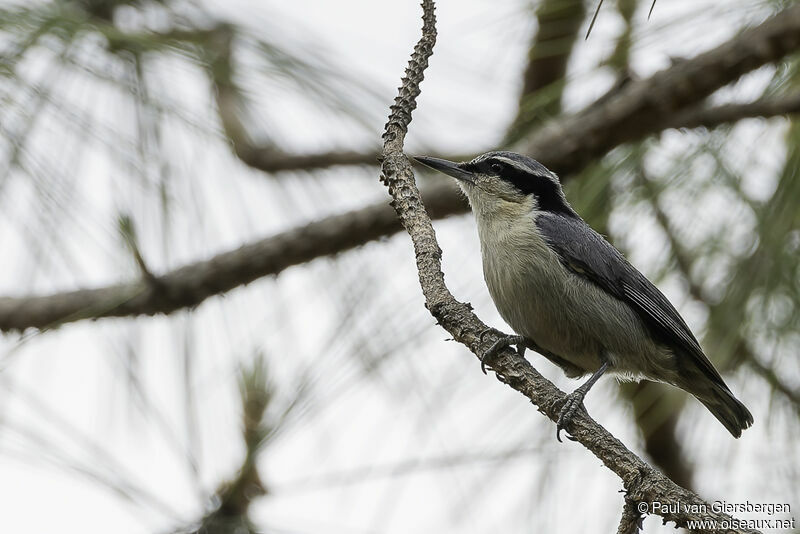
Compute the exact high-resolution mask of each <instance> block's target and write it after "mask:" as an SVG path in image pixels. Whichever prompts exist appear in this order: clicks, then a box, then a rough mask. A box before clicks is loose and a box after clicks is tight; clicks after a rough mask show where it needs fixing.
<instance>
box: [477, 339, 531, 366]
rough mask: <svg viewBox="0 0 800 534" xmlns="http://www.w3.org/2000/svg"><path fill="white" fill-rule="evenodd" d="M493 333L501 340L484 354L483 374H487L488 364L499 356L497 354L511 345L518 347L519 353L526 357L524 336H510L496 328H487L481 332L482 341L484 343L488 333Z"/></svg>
mask: <svg viewBox="0 0 800 534" xmlns="http://www.w3.org/2000/svg"><path fill="white" fill-rule="evenodd" d="M490 332H491V333H493V334H496V335H498V336H500V339H498V340H497V341H495V342H494V344H493V345H492V346H491V347H489V350H487V351H486V352H484V353H483V355H482V356H481V371H483V374H486V362H487V361H489V360H491V359H492V358H494V357H495V356H497V353H498V352H500V351H501V350H503V349H504V348H506V347H510V346H511V345H516V346H517V353H518V354H519V355H520V356H522V357H524V356H525V338H524V337H522V336H510V335H508V334H504V333H503V332H501V331H500V330H498V329H496V328H487V329H486V330H484V331H483V332H481V335H480V340H481V341H483V337H484V336H485V335H486V334H488V333H490Z"/></svg>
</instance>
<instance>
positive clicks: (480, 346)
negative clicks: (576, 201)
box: [381, 0, 752, 532]
mask: <svg viewBox="0 0 800 534" xmlns="http://www.w3.org/2000/svg"><path fill="white" fill-rule="evenodd" d="M422 6H423V9H424V16H423V21H424V24H423V29H422V37H421V39H420V41H419V43H418V44H417V46H416V47H415V48H414V53H413V54H412V55H411V59H410V61H409V65H408V68H407V69H406V77H405V78H403V81H402V86H401V87H400V90H399V96H398V97H397V98H396V99H395V103H394V105H393V106H392V108H391V114H390V116H389V122H388V123H387V125H386V131H385V133H384V135H383V140H384V149H383V161H382V167H381V170H382V173H383V174H382V177H381V180H382V181H383V183H384V184H385V185H386V186H387V187H388V189H389V193H390V194H391V196H392V206H393V207H394V208H395V210H396V212H397V216H398V218H399V219H400V220H401V221H402V223H403V227H404V228H405V229H406V231H407V232H408V234H409V235H410V236H411V240H412V242H413V244H414V253H415V256H416V261H417V269H418V271H419V280H420V285H421V286H422V292H423V295H424V297H425V305H426V307H427V308H428V310H429V311H430V312H431V314H432V315H433V316H434V318H436V320H437V321H438V323H439V324H440V325H441V326H442V327H443V328H444V329H445V330H447V331H448V332H449V333H450V334H451V335H452V336H453V338H454V339H455V340H456V341H458V342H460V343H462V344H463V345H465V346H467V347H468V348H469V349H470V350H471V351H472V352H473V353H474V354H475V355H480V354H483V353H484V352H485V351H486V350H488V349H489V347H490V346H491V345H492V344H493V342H494V341H496V339H497V335H496V334H492V335H490V336H486V337H490V338H493V339H488V340H486V341H484V340H483V339H482V337H483V336H482V334H483V333H485V332H486V331H487V330H488V328H487V326H486V325H485V324H484V323H483V322H481V320H480V319H478V317H477V316H476V315H475V314H474V313H473V312H472V309H471V306H469V305H468V304H465V303H462V302H459V301H458V300H456V299H455V298H454V297H453V295H452V294H451V293H450V291H449V290H448V288H447V286H446V285H445V282H444V274H443V273H442V269H441V260H442V251H441V249H440V248H439V245H438V242H437V241H436V233H435V232H434V229H433V224H432V223H431V219H430V217H428V214H427V213H426V211H425V207H424V205H423V204H422V200H421V198H420V195H419V191H418V189H417V186H416V183H415V180H414V174H413V172H412V170H411V166H410V164H409V161H408V158H407V157H406V156H405V154H403V142H404V140H405V134H406V132H407V130H408V124H409V123H410V122H411V112H412V111H413V109H414V108H415V107H416V97H417V95H419V92H420V89H419V84H420V82H421V81H422V79H423V76H424V70H425V67H426V66H427V64H428V58H429V57H430V55H431V54H432V53H433V45H434V43H435V39H436V30H435V17H434V14H433V10H434V5H433V0H423V2H422ZM493 365H494V367H495V372H496V373H497V377H498V379H499V380H500V381H502V382H504V383H506V384H508V385H509V386H511V387H512V388H514V389H516V390H517V391H519V392H521V393H523V394H524V395H525V396H526V397H528V398H529V399H530V400H531V401H532V402H533V403H534V404H535V405H536V406H537V407H538V408H539V410H540V411H541V412H543V413H544V414H545V415H547V416H548V417H549V418H550V419H551V420H552V421H554V422H555V421H556V420H557V419H558V413H559V408H560V406H561V404H562V403H563V401H564V398H565V395H564V393H563V392H561V391H559V390H558V388H556V387H555V386H554V385H553V384H552V383H551V382H550V381H548V380H547V379H546V378H544V377H543V376H542V375H541V374H539V372H538V371H536V369H534V368H533V366H531V364H530V363H528V361H527V360H526V359H525V358H524V357H522V356H521V355H519V354H517V353H516V351H514V350H511V349H508V348H507V349H505V350H504V351H503V352H502V354H501V356H500V357H499V358H498V360H497V362H496V363H495V364H493ZM572 427H573V428H571V429H570V431H571V433H572V435H573V437H574V438H575V439H576V440H577V441H578V442H580V443H581V444H582V445H583V446H584V447H586V448H587V449H589V450H590V451H591V452H592V453H593V454H594V455H595V456H597V457H598V458H599V459H600V460H602V461H603V463H604V464H605V465H606V467H608V468H609V469H610V470H611V471H613V472H614V473H615V474H617V476H619V477H620V478H621V479H622V483H623V485H624V487H625V490H626V492H627V493H626V499H627V500H630V501H632V502H636V503H642V502H643V503H652V502H656V501H657V502H661V503H681V504H680V505H679V506H678V507H677V509H675V508H673V509H671V510H664V509H663V508H659V509H658V510H654V511H657V513H658V514H659V515H661V516H662V517H663V518H664V519H665V520H666V521H672V522H674V523H675V524H676V525H678V526H687V525H688V522H689V521H691V520H703V519H706V520H716V521H719V522H722V521H728V522H731V520H732V518H731V517H730V516H727V515H725V514H720V513H716V512H714V511H713V510H712V507H711V505H710V504H708V503H706V502H705V501H703V500H702V499H700V497H698V496H697V495H695V494H694V493H692V492H690V491H688V490H685V489H683V488H681V487H680V486H678V485H676V484H675V483H674V482H672V481H671V480H670V479H668V478H667V477H665V476H664V475H663V474H661V473H660V472H659V471H657V470H655V469H653V468H652V467H650V466H649V465H648V464H646V463H645V462H643V461H642V460H641V459H640V458H639V457H637V456H636V455H635V454H633V453H632V452H631V451H629V450H628V449H627V448H625V446H624V445H623V444H622V443H621V442H620V441H619V440H618V439H616V438H615V437H614V436H612V435H611V434H610V433H609V432H608V431H607V430H605V429H604V428H603V427H602V426H600V425H599V424H597V423H596V422H595V421H594V420H592V419H591V418H590V417H589V416H588V415H587V414H586V413H583V412H581V413H580V415H579V416H578V418H577V419H576V420H575V422H574V423H573V424H572ZM684 504H689V505H690V506H691V505H695V506H696V507H697V508H696V510H701V511H703V513H697V512H693V511H692V509H691V508H687V507H685V506H683V505H684ZM627 509H628V505H626V516H630V515H631V514H630V513H629V510H627ZM728 530H730V531H731V532H752V531H749V530H740V529H736V528H731V529H728ZM629 531H630V530H629Z"/></svg>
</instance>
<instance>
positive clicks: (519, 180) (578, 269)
mask: <svg viewBox="0 0 800 534" xmlns="http://www.w3.org/2000/svg"><path fill="white" fill-rule="evenodd" d="M414 159H416V160H417V161H418V162H419V163H421V164H423V165H425V166H426V167H429V168H431V169H434V170H436V171H439V172H442V173H444V174H446V175H449V176H451V177H453V178H455V179H456V181H457V183H458V185H459V186H460V188H461V190H462V191H463V192H464V193H465V195H466V197H467V199H468V201H469V204H470V207H471V208H472V212H473V214H474V216H475V221H476V223H477V229H478V237H479V240H480V247H481V257H482V263H483V275H484V279H485V281H486V285H487V287H488V289H489V294H490V295H491V297H492V300H493V302H494V304H495V306H496V307H497V310H498V312H499V313H500V316H501V317H502V318H503V320H504V321H505V322H506V323H507V324H508V325H509V326H510V327H511V328H512V329H513V330H514V332H515V333H516V335H505V334H501V337H500V339H499V340H498V341H497V342H495V343H494V344H493V345H492V347H491V348H490V349H489V350H488V351H486V352H485V353H484V354H483V356H482V358H481V361H482V364H485V362H487V361H491V359H492V358H493V357H494V356H495V355H496V354H497V353H498V352H499V351H500V350H502V349H503V348H505V347H509V346H512V345H515V346H516V347H517V349H518V350H519V351H520V353H521V354H524V352H525V349H526V348H529V349H531V350H534V351H535V352H538V353H539V354H541V355H543V356H544V357H545V358H547V359H549V360H550V361H552V362H553V363H554V364H556V365H557V366H558V367H560V368H561V369H562V370H563V371H564V373H565V374H566V375H567V376H568V377H570V378H578V377H583V376H587V375H589V379H588V380H586V382H584V383H583V384H582V385H580V386H579V387H578V388H576V389H575V390H574V391H573V392H572V393H570V394H569V395H567V396H566V399H565V401H564V403H563V405H562V407H561V409H560V411H559V417H558V420H557V423H556V438H557V439H558V440H559V441H561V437H560V433H561V432H562V431H563V430H566V431H568V430H569V425H570V424H571V422H572V418H573V416H574V415H575V414H576V413H577V411H578V410H585V407H584V405H583V401H584V398H585V397H586V394H587V393H588V391H589V390H590V389H591V387H592V386H593V385H594V384H595V383H596V382H597V381H598V380H599V379H600V377H601V376H602V375H603V374H605V373H609V374H611V375H614V376H616V377H617V378H619V379H621V380H641V379H647V380H651V381H657V382H663V383H666V384H670V385H672V386H675V387H678V388H680V389H682V390H684V391H687V392H688V393H690V394H692V395H693V396H694V397H695V398H697V400H699V401H700V402H701V403H702V404H703V405H704V406H705V407H706V408H708V410H709V411H710V412H711V414H712V415H713V416H714V417H716V418H717V419H718V420H719V422H720V423H722V425H723V426H724V427H725V428H726V429H727V430H728V432H730V433H731V435H733V436H734V437H736V438H738V437H740V436H741V434H742V430H744V429H746V428H748V427H750V426H751V425H752V424H753V416H752V414H751V413H750V411H749V410H748V409H747V408H746V407H745V405H744V404H742V403H741V402H740V401H739V400H738V399H737V398H736V397H735V396H734V395H733V393H732V392H731V390H730V389H729V388H728V386H727V385H726V384H725V381H724V380H723V379H722V377H721V376H720V374H719V372H718V371H717V370H716V369H715V368H714V365H713V364H712V363H711V361H710V360H709V359H708V358H707V357H706V355H705V354H704V352H703V349H702V348H701V347H700V344H699V343H698V341H697V339H696V338H695V336H694V334H693V333H692V331H691V330H690V328H689V327H688V326H687V324H686V321H684V320H683V318H682V317H681V315H680V314H679V313H678V311H677V310H676V309H675V307H674V306H673V305H672V304H671V303H670V301H669V300H667V298H666V297H665V296H664V295H663V293H661V291H659V290H658V288H657V287H656V286H655V285H653V283H652V282H650V280H648V279H647V277H645V276H644V275H643V274H642V273H641V272H639V271H638V270H637V269H636V267H634V266H633V265H632V264H631V263H630V262H628V260H627V259H625V257H624V256H623V255H622V253H620V252H619V251H618V250H617V249H616V248H615V247H614V246H613V245H611V244H610V243H609V242H608V241H607V240H606V239H605V238H604V237H603V236H601V235H600V234H599V233H597V232H596V231H595V230H594V229H592V228H591V226H589V224H588V223H586V221H584V220H583V219H582V218H581V217H580V215H578V213H577V212H576V211H575V210H574V209H573V208H572V206H571V205H570V204H569V202H568V201H567V198H566V197H565V195H564V191H563V189H562V187H561V182H560V180H559V178H558V176H557V175H556V174H555V173H553V172H551V171H550V170H549V169H547V167H545V166H544V165H542V164H541V163H539V162H538V161H536V160H535V159H533V158H530V157H528V156H525V155H522V154H517V153H515V152H508V151H492V152H487V153H485V154H481V155H479V156H477V157H476V158H474V159H473V160H471V161H465V162H453V161H448V160H446V159H441V158H435V157H430V156H415V157H414ZM491 330H495V329H491ZM487 332H488V331H487ZM495 332H498V333H499V331H496V330H495ZM485 333H486V332H484V334H485ZM482 337H483V336H482ZM568 437H570V436H569V435H568Z"/></svg>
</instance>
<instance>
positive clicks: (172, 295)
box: [0, 183, 464, 331]
mask: <svg viewBox="0 0 800 534" xmlns="http://www.w3.org/2000/svg"><path fill="white" fill-rule="evenodd" d="M453 190H454V187H453V186H452V185H451V184H449V183H448V184H445V183H442V184H440V185H436V186H435V187H432V188H431V189H430V190H429V192H428V193H426V198H428V202H429V205H430V206H431V211H432V213H435V214H436V216H437V217H439V218H442V217H446V216H448V215H450V214H453V213H456V212H461V211H463V210H464V208H463V202H464V201H463V200H462V199H460V198H459V197H457V196H456V195H455V193H454V191H453ZM401 229H402V226H401V225H400V222H399V221H398V220H397V217H396V216H395V214H394V211H393V210H392V208H391V207H390V206H389V205H388V204H386V202H379V203H376V204H373V205H371V206H367V207H366V208H362V209H360V210H356V211H351V212H347V213H344V214H342V215H334V216H331V217H326V218H324V219H321V220H319V221H315V222H312V223H310V224H307V225H305V226H302V227H299V228H295V229H292V230H289V231H287V232H284V233H281V234H278V235H275V236H272V237H267V238H265V239H261V240H259V241H256V242H253V243H250V244H247V245H244V246H242V247H239V248H237V249H235V250H231V251H228V252H223V253H221V254H218V255H216V256H214V257H212V258H211V259H208V260H204V261H199V262H196V263H191V264H188V265H186V266H184V267H181V268H178V269H175V270H173V271H170V272H168V273H166V274H163V275H161V276H155V279H154V281H152V282H151V281H148V280H140V281H134V282H128V283H123V284H116V285H111V286H107V287H103V288H97V289H80V290H76V291H67V292H63V293H56V294H53V295H46V296H29V297H16V298H14V297H0V331H11V330H20V331H22V330H24V329H26V328H54V327H57V326H59V325H61V324H63V323H68V322H72V321H78V320H81V319H87V318H92V319H97V318H101V317H126V316H135V315H154V314H157V313H171V312H173V311H175V310H178V309H182V308H187V307H192V306H196V305H198V304H200V303H201V302H203V301H204V300H205V299H207V298H208V297H211V296H213V295H218V294H220V293H224V292H226V291H230V290H231V289H233V288H235V287H238V286H240V285H243V284H247V283H250V282H252V281H254V280H256V279H258V278H261V277H264V276H268V275H276V274H278V273H280V272H281V271H283V270H284V269H286V268H287V267H290V266H292V265H298V264H301V263H306V262H308V261H311V260H313V259H315V258H318V257H321V256H331V255H334V254H338V253H340V252H344V251H346V250H350V249H352V248H355V247H357V246H360V245H363V244H364V243H367V242H369V241H373V240H376V239H379V238H381V237H384V236H387V235H391V234H394V233H397V232H399V231H400V230H401Z"/></svg>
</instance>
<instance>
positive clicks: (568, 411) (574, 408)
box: [556, 388, 586, 442]
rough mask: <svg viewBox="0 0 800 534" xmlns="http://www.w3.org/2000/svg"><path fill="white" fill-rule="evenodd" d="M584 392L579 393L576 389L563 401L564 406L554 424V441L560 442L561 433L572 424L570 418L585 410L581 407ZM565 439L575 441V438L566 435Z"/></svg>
mask: <svg viewBox="0 0 800 534" xmlns="http://www.w3.org/2000/svg"><path fill="white" fill-rule="evenodd" d="M585 396H586V392H584V391H581V389H580V388H578V389H576V390H575V391H573V392H572V393H570V394H569V395H567V398H566V399H564V404H563V405H562V406H561V412H560V413H559V414H558V422H557V423H556V439H557V440H558V441H559V442H561V431H562V430H564V431H566V430H567V427H568V426H569V425H571V424H572V418H573V417H574V416H575V414H576V413H577V412H578V410H581V409H582V410H585V409H586V408H584V406H583V398H584V397H585ZM567 439H570V440H572V441H575V438H573V437H572V436H570V435H569V434H567Z"/></svg>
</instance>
